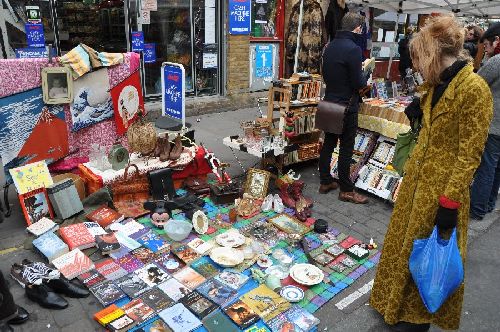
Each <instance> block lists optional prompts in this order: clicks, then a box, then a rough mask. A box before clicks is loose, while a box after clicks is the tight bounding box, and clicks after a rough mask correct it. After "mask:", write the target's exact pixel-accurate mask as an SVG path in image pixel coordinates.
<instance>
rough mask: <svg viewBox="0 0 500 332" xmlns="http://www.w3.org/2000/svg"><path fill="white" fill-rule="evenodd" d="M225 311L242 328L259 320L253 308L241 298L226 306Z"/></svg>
mask: <svg viewBox="0 0 500 332" xmlns="http://www.w3.org/2000/svg"><path fill="white" fill-rule="evenodd" d="M224 312H225V313H226V315H228V316H229V318H231V319H232V320H233V322H235V323H236V325H238V326H239V327H240V328H242V329H244V328H246V327H248V326H250V325H252V324H253V323H255V322H256V321H258V320H259V316H257V314H256V313H255V312H254V311H253V310H252V308H250V307H249V306H248V305H247V304H246V303H244V302H242V301H240V300H238V301H236V302H235V303H233V304H231V305H229V306H227V307H225V308H224Z"/></svg>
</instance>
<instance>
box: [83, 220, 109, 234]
mask: <svg viewBox="0 0 500 332" xmlns="http://www.w3.org/2000/svg"><path fill="white" fill-rule="evenodd" d="M83 224H84V225H85V227H87V230H88V231H89V233H90V234H92V235H93V236H97V235H103V234H106V231H105V230H104V228H102V227H101V226H100V225H99V224H98V223H96V222H93V221H85V222H84V223H83Z"/></svg>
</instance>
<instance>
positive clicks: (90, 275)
mask: <svg viewBox="0 0 500 332" xmlns="http://www.w3.org/2000/svg"><path fill="white" fill-rule="evenodd" d="M78 280H80V281H81V282H82V283H83V284H84V285H85V286H86V287H87V288H90V287H92V286H94V285H97V284H98V283H100V282H103V281H105V280H106V278H104V276H103V275H102V274H100V273H99V272H98V271H97V270H95V269H92V270H90V271H89V272H85V273H82V274H80V275H79V276H78Z"/></svg>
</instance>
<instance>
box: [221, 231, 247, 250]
mask: <svg viewBox="0 0 500 332" xmlns="http://www.w3.org/2000/svg"><path fill="white" fill-rule="evenodd" d="M215 242H217V244H218V245H220V246H223V247H228V248H236V247H239V246H241V245H243V244H245V242H246V238H245V236H244V235H243V234H241V233H240V232H238V231H227V232H225V233H222V234H219V235H217V237H216V238H215Z"/></svg>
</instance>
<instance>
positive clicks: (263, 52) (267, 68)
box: [255, 44, 273, 78]
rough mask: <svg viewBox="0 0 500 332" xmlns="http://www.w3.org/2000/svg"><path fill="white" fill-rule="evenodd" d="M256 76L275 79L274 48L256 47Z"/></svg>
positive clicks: (268, 46) (269, 46)
mask: <svg viewBox="0 0 500 332" xmlns="http://www.w3.org/2000/svg"><path fill="white" fill-rule="evenodd" d="M255 76H256V77H259V78H264V77H273V48H272V46H271V45H265V44H264V45H257V46H256V47H255Z"/></svg>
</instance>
